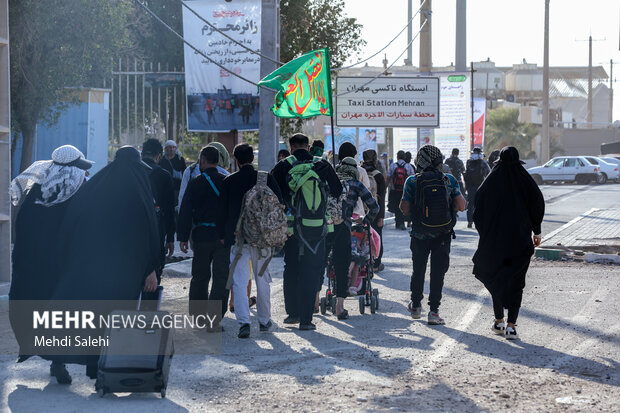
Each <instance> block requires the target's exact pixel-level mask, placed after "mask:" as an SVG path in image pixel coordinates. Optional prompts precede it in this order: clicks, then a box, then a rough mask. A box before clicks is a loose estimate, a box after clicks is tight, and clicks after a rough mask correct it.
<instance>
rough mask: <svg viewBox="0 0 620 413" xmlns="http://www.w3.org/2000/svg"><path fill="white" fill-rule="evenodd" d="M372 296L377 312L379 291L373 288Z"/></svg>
mask: <svg viewBox="0 0 620 413" xmlns="http://www.w3.org/2000/svg"><path fill="white" fill-rule="evenodd" d="M372 295H373V296H374V297H375V299H376V300H375V302H376V304H375V309H377V310H378V309H379V289H377V288H374V289H373V290H372Z"/></svg>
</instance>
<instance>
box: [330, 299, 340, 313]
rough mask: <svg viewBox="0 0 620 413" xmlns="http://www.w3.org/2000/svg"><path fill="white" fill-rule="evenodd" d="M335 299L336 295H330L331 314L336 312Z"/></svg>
mask: <svg viewBox="0 0 620 413" xmlns="http://www.w3.org/2000/svg"><path fill="white" fill-rule="evenodd" d="M337 301H338V300H337V299H336V296H335V295H332V299H331V302H330V307H331V310H332V314H336V302H337Z"/></svg>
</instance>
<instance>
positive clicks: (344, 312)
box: [337, 310, 349, 320]
mask: <svg viewBox="0 0 620 413" xmlns="http://www.w3.org/2000/svg"><path fill="white" fill-rule="evenodd" d="M337 317H338V320H346V319H347V318H349V312H348V311H347V310H342V313H340V314H339V315H338V316H337Z"/></svg>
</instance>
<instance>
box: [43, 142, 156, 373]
mask: <svg viewBox="0 0 620 413" xmlns="http://www.w3.org/2000/svg"><path fill="white" fill-rule="evenodd" d="M149 170H150V167H149V166H148V165H146V164H145V163H143V162H142V160H141V159H140V154H139V152H138V151H137V149H135V148H133V147H131V146H124V147H122V148H120V149H119V150H118V151H117V153H116V157H115V159H114V161H113V162H112V163H110V164H109V165H108V166H106V167H105V168H103V169H102V170H101V171H99V172H98V173H97V174H96V175H95V176H93V178H92V179H90V180H89V181H88V182H87V183H86V184H85V185H84V187H83V188H82V189H81V190H80V192H79V193H78V194H77V195H76V196H75V197H74V199H73V201H72V202H71V205H70V206H69V208H68V210H67V214H66V217H65V220H64V221H63V224H62V225H61V228H60V232H61V234H62V235H61V237H60V238H61V239H60V241H59V243H58V251H59V252H62V253H63V255H64V257H65V259H64V261H63V262H62V263H61V264H60V270H61V280H60V282H59V284H58V287H57V288H56V291H55V293H54V298H55V299H57V300H81V301H86V300H115V301H116V300H137V299H138V297H139V296H140V291H141V290H142V289H143V288H144V290H145V291H153V290H155V288H156V287H157V278H156V276H155V271H154V270H155V268H157V267H158V265H160V264H159V254H160V248H161V245H160V243H159V228H158V225H157V219H156V215H155V204H154V201H153V194H152V192H151V186H150V183H149V177H148V171H149ZM134 308H135V306H134ZM97 334H98V333H97ZM97 334H94V336H96V335H97ZM97 359H98V356H87V357H80V356H69V357H67V358H66V360H67V361H68V362H73V363H79V364H86V365H87V374H88V375H89V376H91V378H94V377H95V376H96V367H97V366H96V363H97Z"/></svg>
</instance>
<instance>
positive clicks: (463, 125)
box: [431, 72, 471, 156]
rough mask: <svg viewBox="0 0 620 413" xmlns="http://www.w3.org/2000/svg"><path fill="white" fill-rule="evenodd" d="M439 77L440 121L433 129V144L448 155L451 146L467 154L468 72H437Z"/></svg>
mask: <svg viewBox="0 0 620 413" xmlns="http://www.w3.org/2000/svg"><path fill="white" fill-rule="evenodd" d="M436 75H438V76H439V78H440V79H441V91H440V96H441V110H440V117H441V122H440V125H439V128H437V129H435V130H434V131H433V134H434V139H431V141H432V142H433V144H434V145H435V146H437V147H438V148H439V149H440V150H441V152H442V153H443V154H444V155H446V156H450V153H451V152H452V149H453V148H458V149H459V151H460V153H462V154H467V153H469V150H470V139H469V137H470V128H469V126H470V123H469V122H470V119H471V106H470V105H471V100H470V84H469V73H467V72H464V73H458V72H457V73H455V72H448V73H437V74H436Z"/></svg>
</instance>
